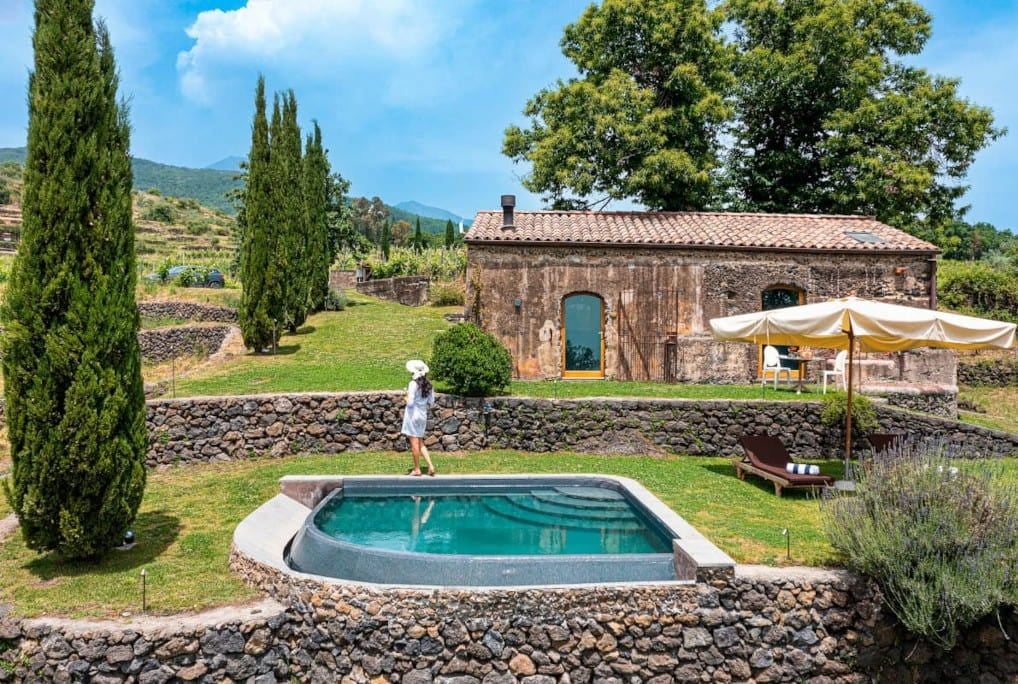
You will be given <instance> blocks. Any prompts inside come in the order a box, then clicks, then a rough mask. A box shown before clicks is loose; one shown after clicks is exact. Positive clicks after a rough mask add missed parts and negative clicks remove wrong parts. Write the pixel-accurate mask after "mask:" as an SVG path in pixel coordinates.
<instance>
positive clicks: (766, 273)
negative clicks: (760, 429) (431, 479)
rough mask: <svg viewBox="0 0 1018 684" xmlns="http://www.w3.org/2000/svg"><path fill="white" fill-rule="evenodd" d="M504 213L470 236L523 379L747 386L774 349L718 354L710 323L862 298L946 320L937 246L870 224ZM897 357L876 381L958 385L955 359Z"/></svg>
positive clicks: (494, 325) (492, 311)
mask: <svg viewBox="0 0 1018 684" xmlns="http://www.w3.org/2000/svg"><path fill="white" fill-rule="evenodd" d="M502 204H503V207H502V211H501V212H497V211H482V212H479V213H478V214H477V216H476V218H475V219H474V222H473V226H472V227H471V229H470V230H469V232H468V233H467V234H466V236H465V241H466V244H467V255H468V256H467V277H466V280H467V285H466V287H467V293H466V315H467V319H468V320H472V321H474V322H476V323H478V324H479V325H481V326H482V327H483V328H484V329H486V330H488V331H489V332H491V333H493V334H495V335H496V336H497V337H498V338H500V339H501V340H502V342H504V343H505V345H506V346H507V347H508V348H509V351H510V352H511V354H512V357H513V359H514V363H515V370H516V374H517V377H519V378H523V379H538V378H615V379H619V380H665V381H680V382H723V383H724V382H727V383H736V382H737V383H748V382H753V381H754V380H755V379H757V378H758V377H759V369H760V363H761V350H760V348H758V347H755V346H753V345H748V344H738V343H736V344H733V343H720V342H716V341H714V339H713V338H712V337H711V334H710V328H709V325H708V321H709V320H710V319H711V318H714V317H716V316H727V315H732V314H739V313H746V312H750V311H758V310H761V309H769V308H777V307H783V306H789V305H794V304H800V303H806V302H814V301H822V300H825V299H830V298H833V297H839V296H844V295H847V294H856V295H858V296H860V297H867V298H872V299H879V300H886V301H893V302H897V303H904V304H910V305H913V306H922V307H932V308H935V307H936V259H937V253H938V250H937V247H936V246H935V245H932V244H930V243H928V242H924V241H923V240H920V239H918V238H915V237H913V236H911V235H908V234H907V233H904V232H902V231H900V230H896V229H895V228H892V227H890V226H888V225H885V224H883V223H880V222H879V221H877V220H875V219H873V218H871V217H865V216H821V215H793V214H747V213H709V212H591V211H515V208H514V205H515V198H514V197H513V196H511V195H506V196H503V198H502ZM816 353H817V354H819V355H823V354H824V353H825V352H824V351H823V350H816ZM832 353H833V352H829V354H832ZM885 356H886V358H870V359H868V360H866V361H864V362H863V363H864V364H868V367H863V370H862V371H859V370H857V372H861V373H862V375H863V376H864V378H863V380H864V381H865V380H870V381H877V382H881V381H886V382H891V383H894V382H902V381H907V382H913V383H914V382H925V383H933V384H938V385H941V386H950V387H953V386H954V385H955V377H954V374H955V362H954V358H953V356H952V355H950V354H949V353H948V354H944V353H942V352H920V353H916V352H907V353H904V354H894V355H885ZM818 358H819V356H818ZM821 365H822V364H820V363H811V364H807V371H808V372H809V373H811V374H814V375H815V374H818V373H819V366H821ZM794 372H796V373H797V372H798V371H797V370H796V371H794Z"/></svg>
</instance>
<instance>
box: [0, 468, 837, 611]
mask: <svg viewBox="0 0 1018 684" xmlns="http://www.w3.org/2000/svg"><path fill="white" fill-rule="evenodd" d="M407 461H408V456H407V455H406V454H394V453H377V452H374V453H357V454H353V453H347V454H341V455H339V456H308V457H291V458H287V459H282V460H259V461H246V462H234V463H226V464H214V465H200V466H190V467H187V468H176V469H171V470H167V471H164V472H156V473H151V474H150V476H149V483H148V487H147V490H146V493H145V499H144V502H143V503H142V507H141V511H140V515H139V518H138V521H137V524H136V525H135V530H136V532H137V535H138V539H139V542H138V544H137V545H136V546H135V548H134V549H132V550H131V551H123V552H122V551H113V552H111V553H110V555H109V556H108V557H107V558H105V559H104V560H102V561H100V562H98V563H59V562H57V559H56V558H55V557H54V556H53V555H50V554H44V555H37V554H35V553H33V552H31V551H29V550H28V549H27V548H26V547H25V545H24V543H23V541H22V539H21V537H20V534H18V535H15V536H14V537H12V538H10V539H9V540H8V541H6V542H4V543H2V544H0V603H13V604H14V605H15V606H16V610H17V611H18V612H20V613H24V614H28V615H39V614H42V613H51V614H67V615H72V616H84V615H94V616H99V615H116V614H119V613H121V612H123V611H130V612H137V611H138V610H139V608H140V600H141V599H140V585H139V581H140V580H139V575H140V572H141V570H142V568H144V569H145V570H146V571H147V575H148V595H149V602H150V608H151V610H152V611H155V612H172V611H180V610H196V609H200V608H204V607H209V606H212V605H217V604H223V603H229V602H235V601H241V600H244V599H247V598H250V597H252V596H254V592H253V591H252V590H251V589H249V588H248V587H246V586H245V585H244V584H243V583H241V581H240V580H239V579H238V578H237V577H235V576H234V575H233V574H232V573H231V572H230V571H229V570H228V566H227V557H228V553H229V547H230V540H231V538H232V535H233V530H234V528H235V527H236V525H237V523H239V522H240V520H242V519H243V518H244V517H245V516H246V515H248V514H249V513H250V512H251V511H253V510H254V509H255V508H256V507H257V506H259V505H260V504H261V503H263V502H265V501H266V500H268V499H269V498H270V497H272V496H273V495H274V494H276V493H277V492H278V483H277V481H278V479H279V478H280V477H281V476H283V475H288V474H311V473H316V474H333V473H386V474H397V473H402V472H404V469H405V467H406V464H407ZM436 463H437V465H438V468H439V469H440V471H441V472H442V473H485V472H495V473H523V472H531V473H579V472H582V473H606V474H612V475H621V476H625V477H631V478H634V479H636V480H637V481H639V482H640V483H642V484H643V485H644V486H646V487H647V488H648V489H650V490H651V491H653V492H654V493H655V494H656V495H658V496H659V497H660V498H661V499H662V500H663V501H664V502H665V503H667V504H668V505H669V506H670V507H672V508H673V509H674V510H675V511H677V512H678V513H679V514H680V515H682V516H683V517H685V518H686V519H687V520H688V521H689V522H690V523H692V524H693V525H694V526H695V527H697V528H698V529H699V530H700V531H701V532H702V533H704V534H705V535H706V536H707V537H708V538H709V539H711V540H712V541H713V542H714V543H716V544H717V545H718V546H720V547H721V548H722V549H724V550H725V551H726V552H728V553H729V554H730V555H732V556H733V557H734V558H735V560H737V561H739V562H748V563H767V564H785V563H794V564H824V563H829V562H831V561H832V560H834V559H833V555H832V551H831V548H830V547H829V546H828V544H827V542H826V541H825V540H824V537H823V534H822V532H821V529H820V508H819V502H818V501H817V499H816V498H814V497H812V496H809V495H806V494H804V493H794V492H793V493H790V494H786V496H785V497H783V498H781V499H779V498H777V497H775V496H774V493H773V491H774V490H773V488H772V487H771V485H770V484H768V483H765V482H763V481H761V480H755V479H752V478H750V479H747V481H745V482H742V481H739V480H738V479H737V478H736V477H735V474H734V471H733V469H732V467H731V465H730V462H729V461H728V460H727V459H721V458H699V457H663V458H658V457H632V456H594V455H581V454H571V453H558V454H522V453H518V452H510V451H489V452H478V453H470V454H456V455H451V454H436ZM822 467H823V469H824V472H827V473H830V474H832V475H836V476H837V475H838V474H839V472H840V464H839V463H837V462H823V463H822ZM8 512H9V509H8V508H7V506H6V503H0V515H6V514H7V513H8ZM783 528H788V529H790V530H791V535H792V536H791V552H792V555H791V559H788V558H786V557H785V537H783V536H782V534H781V531H782V529H783Z"/></svg>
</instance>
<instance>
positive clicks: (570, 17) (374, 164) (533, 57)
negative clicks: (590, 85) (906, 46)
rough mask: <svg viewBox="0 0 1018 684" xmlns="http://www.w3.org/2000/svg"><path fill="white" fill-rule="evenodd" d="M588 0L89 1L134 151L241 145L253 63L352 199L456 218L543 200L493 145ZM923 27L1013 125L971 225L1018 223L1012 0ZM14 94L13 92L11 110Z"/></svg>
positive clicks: (3, 112)
mask: <svg viewBox="0 0 1018 684" xmlns="http://www.w3.org/2000/svg"><path fill="white" fill-rule="evenodd" d="M588 4H589V0H96V15H97V16H101V17H104V18H105V20H106V21H107V23H108V25H109V27H110V33H111V35H112V39H113V44H114V46H115V48H116V51H117V60H118V65H119V67H120V70H121V78H122V82H121V91H122V93H123V94H124V95H126V96H127V97H128V98H129V99H130V103H131V121H132V125H133V136H132V153H133V154H134V155H135V156H139V157H144V158H146V159H151V160H153V161H158V162H162V163H166V164H175V165H179V166H192V167H203V166H207V165H209V164H212V163H214V162H216V161H218V160H220V159H222V158H224V157H228V156H243V155H245V154H246V152H247V149H248V147H249V146H250V130H251V113H252V110H253V92H254V84H255V80H256V78H257V76H258V74H259V73H262V74H264V75H265V78H266V85H267V88H268V89H269V91H270V92H271V91H276V90H285V89H293V90H294V92H295V93H296V96H297V100H298V103H299V105H300V116H301V122H302V124H303V125H304V126H305V129H307V127H309V126H310V123H311V120H312V119H314V120H317V121H318V122H319V124H320V125H321V127H322V132H323V136H324V139H325V143H326V146H327V147H328V148H329V157H330V160H331V162H332V165H333V168H334V169H335V170H337V171H339V172H341V173H342V174H343V175H344V176H345V177H346V178H348V179H349V180H351V182H352V187H351V193H352V194H354V195H366V196H369V197H370V196H373V195H378V196H380V197H382V198H383V199H384V200H385V201H386V202H388V203H390V204H395V203H397V202H401V201H405V200H417V201H419V202H423V203H425V204H429V205H432V206H437V207H442V208H444V209H448V210H450V211H454V212H456V213H457V214H459V215H461V216H465V217H471V216H473V214H474V212H476V211H478V210H481V209H497V208H498V204H499V196H500V195H502V194H510V193H513V194H516V195H517V196H518V206H519V207H520V208H521V209H536V208H540V207H541V201H540V198H539V197H537V196H535V195H532V194H531V193H529V192H527V191H526V190H525V189H524V188H523V187H522V185H521V182H520V176H521V175H522V174H524V173H525V172H526V168H525V167H522V166H519V165H514V164H513V163H512V161H510V160H509V159H507V158H506V157H504V156H503V155H502V154H501V145H502V133H503V131H504V130H505V127H506V126H507V125H508V124H510V123H524V118H523V116H522V109H523V107H524V105H525V104H526V102H527V100H528V99H529V98H530V97H532V96H533V95H534V94H535V93H537V92H538V91H539V90H540V89H541V88H545V87H549V86H551V85H553V84H554V83H555V81H556V80H557V79H559V78H569V77H570V76H572V75H573V74H574V71H573V68H572V65H571V63H570V62H569V61H568V60H567V59H566V58H565V57H563V56H562V53H561V51H560V48H559V40H560V39H561V36H562V27H563V26H564V25H565V24H567V23H569V22H571V21H574V20H575V19H576V18H577V17H578V16H579V15H580V13H581V11H582V10H583V8H584V7H586V5H588ZM925 6H926V7H927V9H929V10H930V12H931V13H932V14H933V16H934V33H933V38H932V39H931V40H930V42H929V43H928V45H927V48H926V50H925V51H924V53H923V54H922V55H920V56H917V57H914V58H911V59H910V61H911V62H912V63H914V64H916V65H919V66H923V67H925V68H928V69H930V70H931V71H932V72H934V73H937V74H942V75H945V76H951V77H958V78H961V79H962V85H961V92H962V94H963V95H964V96H965V97H967V98H969V99H971V100H972V101H973V102H975V103H977V104H980V105H984V106H989V107H991V108H992V109H993V111H994V114H995V116H996V122H997V124H998V125H1002V126H1006V127H1008V128H1010V129H1011V133H1010V135H1007V136H1005V137H1004V138H1003V139H1001V140H998V141H997V142H995V143H994V144H993V145H992V146H991V147H989V148H987V149H985V150H983V151H982V152H981V153H980V154H979V156H978V157H977V160H976V163H975V164H974V165H973V166H972V168H971V170H970V173H969V178H968V182H969V184H970V185H971V186H972V187H971V189H970V191H969V192H968V193H967V194H966V196H965V198H964V199H963V203H965V204H968V205H970V206H971V209H970V211H969V213H968V214H967V219H968V220H969V221H988V222H991V223H994V224H995V225H997V226H999V227H1009V228H1012V229H1018V203H1016V202H1014V201H1013V194H1014V190H1015V186H1016V180H1015V179H1018V83H1016V81H1015V71H1016V67H1018V41H1016V40H1015V39H1014V36H1015V35H1018V0H927V1H926V2H925ZM31 31H32V2H31V0H0V35H3V36H4V37H5V40H3V41H0V92H3V93H5V98H4V103H5V105H6V106H3V107H0V147H20V146H23V145H24V144H25V130H26V125H27V124H26V121H27V111H26V107H25V106H24V93H25V92H26V89H27V78H28V71H29V69H30V66H31V61H32V52H31ZM12 105H13V106H12Z"/></svg>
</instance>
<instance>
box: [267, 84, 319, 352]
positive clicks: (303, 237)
mask: <svg viewBox="0 0 1018 684" xmlns="http://www.w3.org/2000/svg"><path fill="white" fill-rule="evenodd" d="M271 145H272V160H273V168H274V170H275V173H274V174H273V176H274V181H275V185H274V187H273V194H274V195H275V198H276V206H277V210H278V212H279V221H278V223H277V229H278V230H279V231H280V250H279V257H280V259H279V266H280V274H281V275H282V278H281V281H280V288H281V292H282V297H283V320H284V321H285V324H286V327H287V328H288V329H289V330H290V331H291V332H295V331H296V330H297V328H298V327H300V326H301V325H303V323H304V321H305V320H307V313H308V307H309V305H310V296H311V277H310V271H311V269H310V268H309V263H310V260H309V258H308V222H307V218H308V217H307V212H306V210H305V206H304V195H303V192H302V191H301V188H302V187H303V180H302V175H303V157H302V153H301V135H300V126H298V124H297V98H296V97H295V96H294V94H293V91H292V90H291V91H288V92H286V93H285V94H284V95H283V98H282V111H281V113H280V121H279V128H278V133H277V132H276V128H275V126H273V135H272V141H271Z"/></svg>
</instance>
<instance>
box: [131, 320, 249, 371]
mask: <svg viewBox="0 0 1018 684" xmlns="http://www.w3.org/2000/svg"><path fill="white" fill-rule="evenodd" d="M231 328H232V326H229V325H180V326H173V327H168V328H155V329H153V330H139V331H138V343H139V344H140V345H141V357H142V359H144V360H145V361H149V362H152V363H159V362H162V361H169V360H170V359H175V358H180V357H181V356H194V355H205V356H207V355H209V354H213V353H215V352H216V351H217V350H218V349H219V348H220V347H221V346H222V345H223V342H224V341H225V340H226V336H227V335H228V334H229V333H230V330H231Z"/></svg>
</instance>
